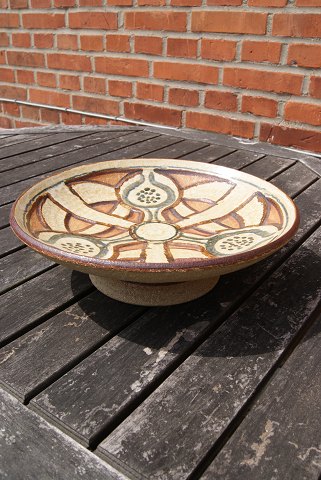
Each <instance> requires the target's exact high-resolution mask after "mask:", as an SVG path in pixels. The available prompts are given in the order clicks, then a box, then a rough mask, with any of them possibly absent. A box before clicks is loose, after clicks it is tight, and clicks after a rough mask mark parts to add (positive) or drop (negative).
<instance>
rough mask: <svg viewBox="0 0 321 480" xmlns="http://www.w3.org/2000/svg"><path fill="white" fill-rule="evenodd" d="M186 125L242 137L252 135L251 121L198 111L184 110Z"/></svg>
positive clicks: (252, 125) (250, 136)
mask: <svg viewBox="0 0 321 480" xmlns="http://www.w3.org/2000/svg"><path fill="white" fill-rule="evenodd" d="M186 127H187V128H196V129H198V130H207V131H210V132H218V133H225V134H228V135H236V136H237V137H244V138H253V135H254V123H253V122H249V121H247V120H236V119H233V118H226V117H222V116H221V115H209V114H207V113H199V112H186Z"/></svg>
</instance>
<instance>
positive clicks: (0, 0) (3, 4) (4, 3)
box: [0, 0, 9, 112]
mask: <svg viewBox="0 0 321 480" xmlns="http://www.w3.org/2000/svg"><path fill="white" fill-rule="evenodd" d="M8 7H9V0H0V8H3V9H5V8H8ZM0 112H1V106H0Z"/></svg>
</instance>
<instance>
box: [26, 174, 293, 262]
mask: <svg viewBox="0 0 321 480" xmlns="http://www.w3.org/2000/svg"><path fill="white" fill-rule="evenodd" d="M29 205H30V207H29V209H28V211H27V213H26V214H25V227H26V229H27V230H28V231H29V232H30V233H31V234H32V235H33V236H34V237H36V238H37V239H39V240H40V241H41V242H43V243H46V244H48V245H50V246H53V247H55V248H57V249H59V250H60V251H61V250H63V251H65V252H71V253H73V254H75V255H79V256H85V257H97V258H102V259H108V260H109V261H116V260H117V262H119V261H124V262H128V261H133V262H137V263H151V264H153V263H154V264H155V263H157V264H160V263H161V264H169V263H170V264H172V263H174V264H178V265H179V263H180V262H183V261H186V260H187V259H188V260H189V261H191V262H193V261H197V262H199V261H200V259H204V260H208V259H213V258H216V257H227V256H231V255H235V254H238V253H244V252H246V251H250V250H253V249H255V248H257V247H260V246H263V245H265V244H268V243H270V242H271V241H273V240H274V239H275V238H277V237H279V236H280V235H281V234H282V232H283V231H284V229H285V228H286V227H287V216H286V213H285V208H284V206H283V205H282V203H281V201H280V199H277V198H272V196H271V195H270V194H268V193H267V192H265V191H264V190H262V187H260V188H259V187H258V186H256V185H255V184H252V183H250V182H248V181H246V180H243V179H242V180H241V179H234V180H233V178H224V177H222V176H220V175H219V174H209V173H207V172H206V173H204V172H202V171H201V170H200V171H199V172H198V171H195V170H193V171H191V170H188V169H187V168H186V169H184V168H181V169H178V168H166V167H164V168H162V167H148V166H142V167H136V168H129V167H128V168H117V169H115V168H113V169H112V168H110V169H105V170H102V171H96V172H92V173H89V174H88V173H87V174H83V175H79V176H76V177H72V178H70V179H65V180H64V181H60V182H58V183H56V184H55V185H53V186H51V187H49V188H48V189H47V190H45V191H44V192H43V193H40V194H38V195H37V196H36V197H35V198H34V199H33V200H32V201H31V202H30V203H29Z"/></svg>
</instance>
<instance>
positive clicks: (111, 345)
mask: <svg viewBox="0 0 321 480" xmlns="http://www.w3.org/2000/svg"><path fill="white" fill-rule="evenodd" d="M317 183H318V185H317V184H314V185H313V186H311V187H310V188H309V189H308V190H309V191H306V192H304V193H303V194H301V195H300V196H299V197H298V203H299V207H300V210H301V216H302V221H301V225H300V229H299V231H298V233H297V235H296V237H295V238H294V239H293V240H292V241H291V243H290V244H289V245H288V246H286V247H284V248H283V249H282V250H281V251H279V252H278V253H277V254H275V255H273V256H272V257H270V258H268V259H266V260H265V261H264V262H260V263H259V264H256V265H253V266H252V267H250V268H248V269H245V270H243V271H240V272H235V273H233V274H230V275H226V276H223V277H222V279H221V280H220V282H219V284H218V286H217V287H215V289H214V290H213V291H212V292H210V293H209V294H208V295H207V296H205V297H203V298H201V299H199V300H197V301H195V302H190V303H188V304H185V305H179V306H177V307H171V308H164V309H152V310H151V311H150V312H149V313H148V314H145V315H144V316H142V317H141V318H140V319H139V320H138V321H137V322H136V323H135V324H133V325H132V326H131V327H129V328H128V329H127V330H126V331H124V332H122V334H121V335H119V336H118V337H116V338H114V339H113V340H112V341H111V342H108V343H107V344H106V345H105V346H104V347H103V348H101V349H99V350H97V352H96V353H95V354H94V355H91V356H90V357H89V358H88V359H86V360H85V361H84V362H83V363H82V368H76V369H74V370H72V371H71V372H69V373H68V374H67V375H65V376H64V377H63V378H61V379H60V380H58V381H57V382H56V383H55V384H54V385H53V386H52V387H49V388H48V389H47V390H45V391H44V393H43V394H41V395H40V396H38V397H36V399H35V400H34V401H33V404H34V405H35V408H37V409H38V408H39V409H40V410H41V413H42V414H43V415H47V416H48V418H50V419H51V421H54V422H57V423H58V424H59V425H60V426H61V428H64V429H66V430H67V431H68V432H69V433H71V434H72V435H74V436H75V437H76V438H77V439H78V440H79V441H81V442H83V443H85V444H88V443H91V442H94V441H95V440H96V439H97V438H98V437H99V436H100V435H101V434H102V432H106V431H108V430H109V429H110V428H111V425H113V422H115V421H116V420H118V421H119V418H121V416H122V415H123V411H124V410H125V411H126V410H127V409H128V408H133V405H136V403H137V402H139V401H140V399H141V398H143V397H144V395H146V392H149V391H150V389H151V388H153V382H156V381H157V380H158V381H160V380H159V379H162V378H164V376H166V375H168V374H169V373H170V371H171V370H173V369H174V368H175V366H176V365H177V363H178V362H180V361H182V359H183V358H184V355H187V353H186V352H188V351H189V350H190V349H191V348H193V347H195V345H196V344H197V343H198V342H201V341H202V339H204V338H206V335H207V334H208V333H209V331H212V330H213V329H214V328H215V326H216V325H217V324H218V323H219V322H221V321H222V320H223V319H224V318H226V317H227V316H228V314H229V313H230V312H231V311H232V310H233V309H234V308H236V306H237V305H239V303H240V302H241V301H242V300H244V299H245V298H246V297H247V296H248V295H249V293H250V292H251V291H252V290H253V289H254V288H255V286H256V285H257V284H258V283H259V282H261V281H263V279H264V278H266V277H268V276H269V274H270V272H271V271H273V269H275V268H276V267H277V266H278V265H279V264H281V263H282V261H283V260H284V259H285V258H286V256H287V255H289V253H290V252H291V251H292V250H293V249H294V248H295V247H296V246H298V245H299V244H300V243H301V242H302V239H303V238H304V237H305V236H307V235H308V234H309V232H310V231H311V230H312V229H314V228H315V227H316V226H317V225H318V224H320V223H321V219H320V208H319V205H320V201H321V188H320V185H321V181H320V182H317ZM164 325H166V328H164ZM146 349H147V350H146ZM158 358H159V359H160V360H159V361H157V359H158ZM106 364H107V365H108V368H106ZM93 372H95V377H93V376H92V373H93ZM97 384H99V385H100V389H99V391H97V388H95V385H97ZM111 385H115V387H114V389H112V390H111V388H110V386H111ZM136 387H137V388H136ZM75 397H77V402H73V401H72V399H73V398H75ZM131 406H132V407H131Z"/></svg>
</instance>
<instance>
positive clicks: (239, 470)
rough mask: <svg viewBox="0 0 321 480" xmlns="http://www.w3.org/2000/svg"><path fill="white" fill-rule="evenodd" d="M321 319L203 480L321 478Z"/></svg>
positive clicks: (261, 397) (316, 322)
mask: <svg viewBox="0 0 321 480" xmlns="http://www.w3.org/2000/svg"><path fill="white" fill-rule="evenodd" d="M320 321H321V317H320V316H319V318H318V319H317V320H316V321H315V323H314V326H313V327H312V328H311V329H310V330H309V331H308V333H307V334H306V335H305V337H304V338H303V339H302V341H301V343H300V344H299V346H298V347H297V348H296V349H295V350H294V352H293V353H292V355H291V356H290V358H289V359H288V360H287V361H286V363H285V365H283V366H282V368H280V369H278V370H277V372H276V374H275V375H274V377H273V378H272V380H271V381H270V382H269V384H268V385H267V387H266V389H265V390H264V391H263V392H262V395H261V396H260V397H259V399H258V401H257V402H256V404H255V405H254V407H253V408H252V409H251V411H250V412H249V413H248V414H247V415H246V417H245V419H244V420H243V422H242V424H241V425H240V426H239V428H238V429H237V430H236V432H235V433H234V434H233V436H232V437H231V439H230V440H229V441H228V443H227V444H226V445H225V446H224V448H223V449H222V450H221V451H220V452H219V454H218V455H217V457H216V458H215V460H214V461H213V463H212V464H211V465H210V467H209V468H208V469H207V470H206V472H205V474H204V475H202V477H201V478H202V479H203V480H212V479H213V478H215V479H224V480H232V479H233V480H234V479H235V478H237V479H239V480H241V479H244V480H256V479H258V478H275V479H284V480H292V479H295V478H297V479H300V480H313V479H315V480H317V479H318V478H320V477H319V476H320V473H321V449H320V425H321V408H320V397H321V368H320V365H321V361H320V360H321V359H320V352H321V329H320Z"/></svg>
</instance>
